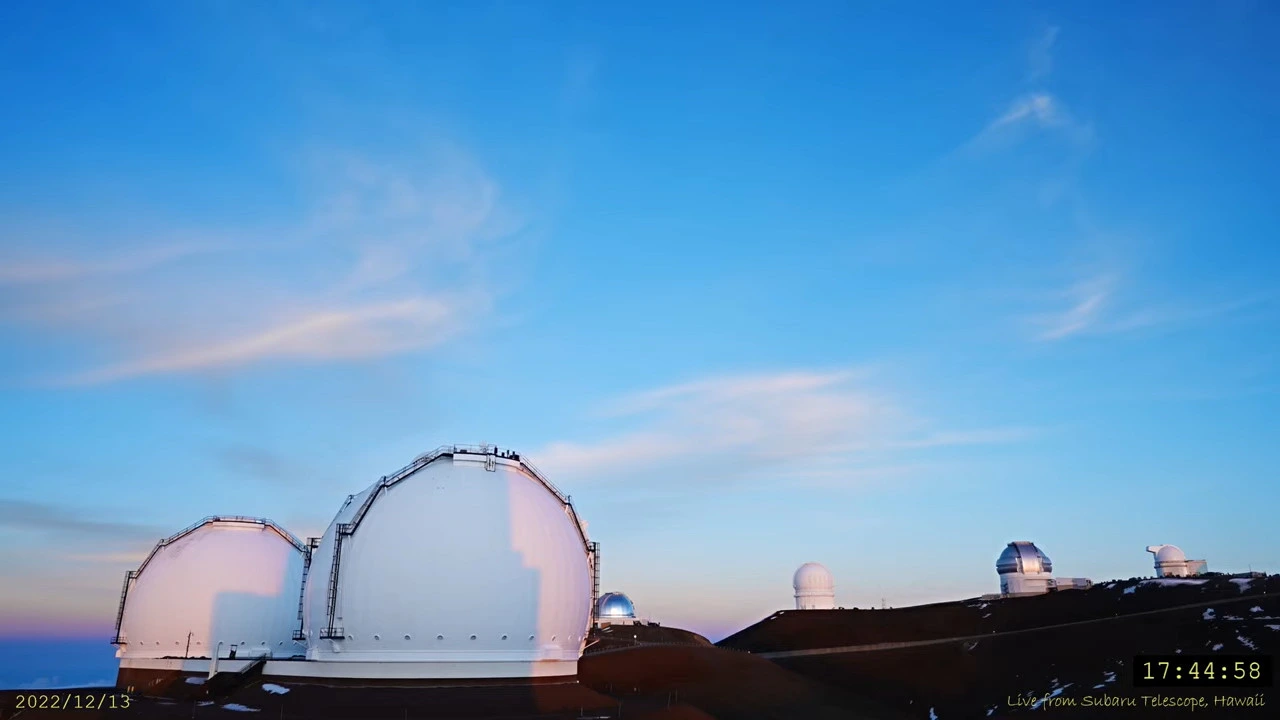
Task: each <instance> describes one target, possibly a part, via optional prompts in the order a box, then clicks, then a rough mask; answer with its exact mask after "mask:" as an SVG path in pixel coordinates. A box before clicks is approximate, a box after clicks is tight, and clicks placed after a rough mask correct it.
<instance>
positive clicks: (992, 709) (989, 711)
mask: <svg viewBox="0 0 1280 720" xmlns="http://www.w3.org/2000/svg"><path fill="white" fill-rule="evenodd" d="M998 707H1000V706H999V705H994V706H992V707H989V708H987V717H991V716H992V715H995V714H996V708H998Z"/></svg>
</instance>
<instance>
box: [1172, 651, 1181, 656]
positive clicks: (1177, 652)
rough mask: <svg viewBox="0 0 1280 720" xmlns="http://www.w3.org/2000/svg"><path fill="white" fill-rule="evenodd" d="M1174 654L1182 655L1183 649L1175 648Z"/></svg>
mask: <svg viewBox="0 0 1280 720" xmlns="http://www.w3.org/2000/svg"><path fill="white" fill-rule="evenodd" d="M1173 654H1174V655H1181V654H1182V651H1181V650H1174V651H1173Z"/></svg>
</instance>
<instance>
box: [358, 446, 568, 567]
mask: <svg viewBox="0 0 1280 720" xmlns="http://www.w3.org/2000/svg"><path fill="white" fill-rule="evenodd" d="M454 455H480V456H487V457H489V458H493V459H497V458H501V459H503V460H510V461H512V462H514V463H516V464H518V465H519V466H520V469H521V470H524V471H525V473H527V474H528V475H529V476H530V477H532V478H533V479H534V480H537V481H538V482H539V483H541V484H542V486H543V487H544V488H546V489H547V491H548V492H550V493H551V494H552V495H554V496H555V497H556V499H557V500H559V501H560V504H561V505H563V506H564V507H565V508H566V509H567V510H568V511H569V515H570V516H571V517H572V518H573V524H574V527H575V528H577V530H578V537H579V538H581V539H582V547H583V549H584V550H586V551H587V552H590V551H591V541H590V540H589V539H588V538H587V533H586V531H584V530H583V529H582V522H581V521H580V520H579V518H578V513H577V511H576V510H574V508H573V501H572V499H571V498H570V497H569V496H568V495H565V494H564V493H562V492H560V489H559V488H557V487H556V486H555V485H553V484H552V483H551V481H550V480H548V479H547V478H546V476H545V475H543V474H542V473H541V472H539V470H538V469H537V468H536V467H534V465H533V463H531V462H529V461H528V460H526V459H524V458H523V457H521V456H520V453H518V452H515V451H514V450H500V449H499V448H498V447H497V446H494V445H441V446H440V447H438V448H436V449H435V450H432V451H431V452H427V453H423V454H421V455H419V456H418V457H416V458H414V460H413V462H411V463H409V464H408V465H405V466H404V467H402V468H400V469H399V470H397V471H395V472H394V473H392V474H390V475H383V476H382V478H381V479H379V480H378V484H377V487H376V488H374V490H373V492H371V493H369V496H368V497H366V498H365V499H364V502H363V503H361V505H360V507H359V508H357V509H356V512H355V514H354V515H352V516H351V522H349V523H343V524H342V525H340V526H339V527H338V531H339V532H340V533H341V534H343V535H354V534H355V532H356V529H358V528H359V527H360V523H361V522H362V521H363V520H364V516H365V515H366V514H367V513H368V512H369V508H370V507H372V506H373V503H374V501H375V500H377V499H378V496H379V495H381V494H382V492H383V491H384V490H387V489H389V488H391V487H392V486H394V485H396V484H398V483H400V482H401V481H402V480H405V479H406V478H408V477H409V476H411V475H413V474H414V473H416V472H418V471H419V470H421V469H423V468H425V467H426V466H428V465H430V464H431V463H433V462H435V461H436V460H439V459H440V458H443V457H453V456H454ZM487 462H489V461H487Z"/></svg>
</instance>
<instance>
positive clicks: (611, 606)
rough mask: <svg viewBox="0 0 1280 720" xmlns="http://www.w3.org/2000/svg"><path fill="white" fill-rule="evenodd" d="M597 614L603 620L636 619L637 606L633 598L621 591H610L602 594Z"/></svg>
mask: <svg viewBox="0 0 1280 720" xmlns="http://www.w3.org/2000/svg"><path fill="white" fill-rule="evenodd" d="M596 607H597V610H596V615H597V617H599V618H600V619H601V620H606V621H609V620H634V619H635V617H636V606H635V604H634V603H632V602H631V598H629V597H627V596H626V595H624V594H623V593H620V592H608V593H605V594H603V595H601V596H600V602H599V603H598V604H597V606H596Z"/></svg>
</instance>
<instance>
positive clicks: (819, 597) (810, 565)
mask: <svg viewBox="0 0 1280 720" xmlns="http://www.w3.org/2000/svg"><path fill="white" fill-rule="evenodd" d="M791 585H792V587H793V588H795V591H796V609H797V610H831V609H833V608H835V606H836V581H835V578H833V577H832V576H831V571H830V570H827V568H826V567H824V566H823V565H821V564H820V563H816V562H807V563H805V564H803V565H801V566H800V567H799V569H797V570H796V573H795V575H794V576H792V578H791Z"/></svg>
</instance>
